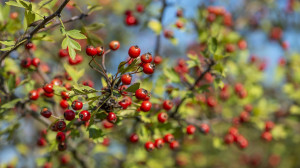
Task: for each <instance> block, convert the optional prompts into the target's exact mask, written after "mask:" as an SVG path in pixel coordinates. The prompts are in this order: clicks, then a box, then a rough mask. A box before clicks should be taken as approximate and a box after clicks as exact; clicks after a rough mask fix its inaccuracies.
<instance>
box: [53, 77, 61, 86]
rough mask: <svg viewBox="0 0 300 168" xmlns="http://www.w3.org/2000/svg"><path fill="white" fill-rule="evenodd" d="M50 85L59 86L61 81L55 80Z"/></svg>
mask: <svg viewBox="0 0 300 168" xmlns="http://www.w3.org/2000/svg"><path fill="white" fill-rule="evenodd" d="M51 84H52V85H54V86H61V85H62V80H61V79H59V78H55V79H53V80H52V81H51Z"/></svg>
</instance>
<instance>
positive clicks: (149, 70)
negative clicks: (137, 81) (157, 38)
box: [143, 63, 155, 75]
mask: <svg viewBox="0 0 300 168" xmlns="http://www.w3.org/2000/svg"><path fill="white" fill-rule="evenodd" d="M154 69H155V65H154V64H151V63H146V64H144V65H143V72H144V73H145V74H148V75H150V74H153V72H154Z"/></svg>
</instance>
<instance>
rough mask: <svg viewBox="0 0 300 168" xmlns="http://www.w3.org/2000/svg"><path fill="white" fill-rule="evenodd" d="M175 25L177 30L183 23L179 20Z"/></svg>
mask: <svg viewBox="0 0 300 168" xmlns="http://www.w3.org/2000/svg"><path fill="white" fill-rule="evenodd" d="M175 25H176V27H177V28H178V29H182V28H183V27H184V23H183V22H182V21H181V20H177V21H176V23H175Z"/></svg>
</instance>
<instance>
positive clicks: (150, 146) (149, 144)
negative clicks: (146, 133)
mask: <svg viewBox="0 0 300 168" xmlns="http://www.w3.org/2000/svg"><path fill="white" fill-rule="evenodd" d="M154 148H155V146H154V143H153V142H150V141H148V142H146V143H145V149H146V150H147V151H148V152H151V151H153V150H154Z"/></svg>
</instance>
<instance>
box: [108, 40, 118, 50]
mask: <svg viewBox="0 0 300 168" xmlns="http://www.w3.org/2000/svg"><path fill="white" fill-rule="evenodd" d="M109 48H110V49H111V50H114V51H115V50H118V49H119V48H120V42H119V41H115V40H114V41H111V42H110V43H109Z"/></svg>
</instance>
